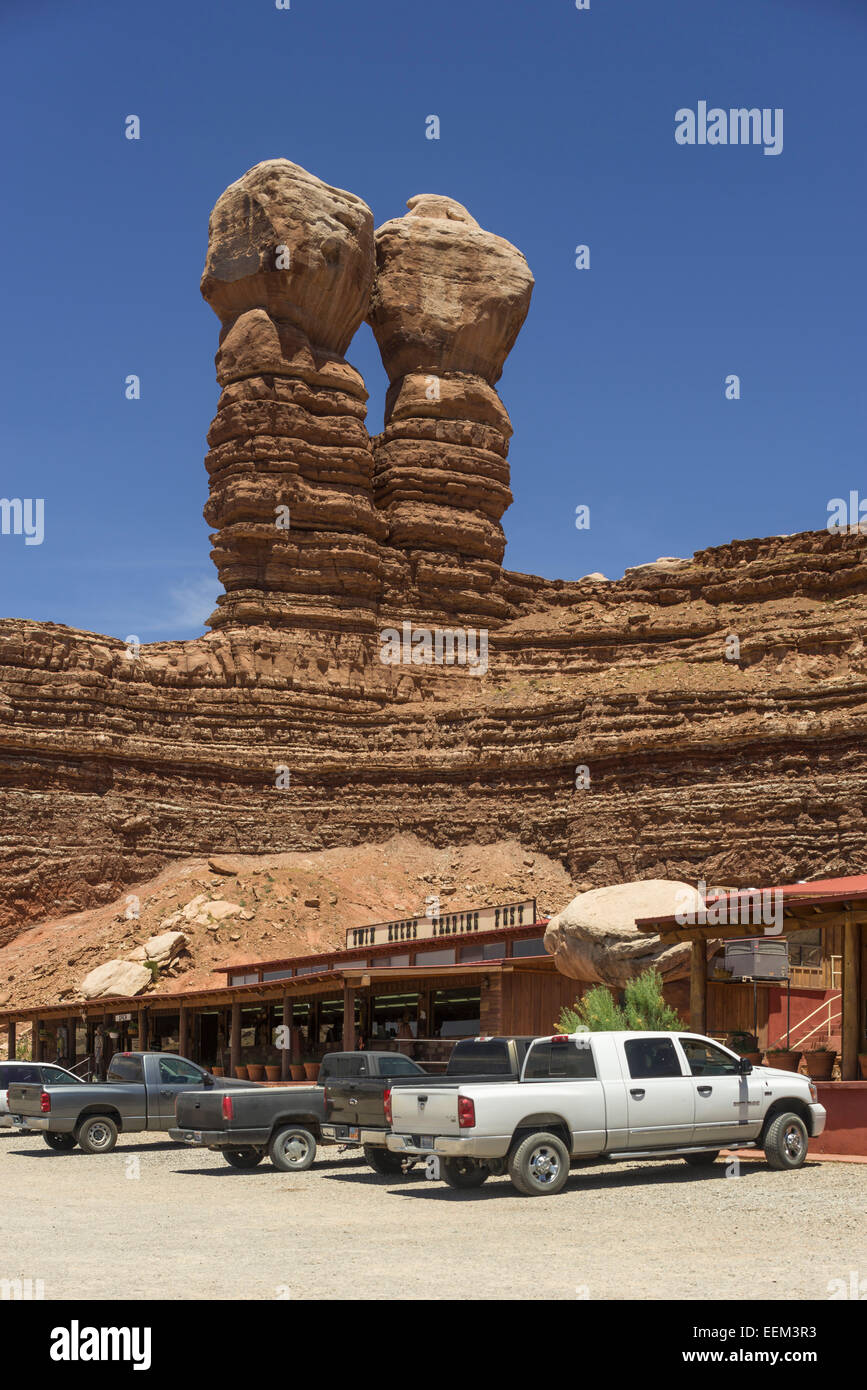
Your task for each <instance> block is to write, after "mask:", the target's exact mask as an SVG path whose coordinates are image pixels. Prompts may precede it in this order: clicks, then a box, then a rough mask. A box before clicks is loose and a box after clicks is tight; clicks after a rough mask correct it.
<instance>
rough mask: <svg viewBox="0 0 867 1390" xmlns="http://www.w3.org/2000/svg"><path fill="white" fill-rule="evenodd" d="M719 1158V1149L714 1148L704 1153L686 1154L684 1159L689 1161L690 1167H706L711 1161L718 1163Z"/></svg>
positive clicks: (686, 1161)
mask: <svg viewBox="0 0 867 1390" xmlns="http://www.w3.org/2000/svg"><path fill="white" fill-rule="evenodd" d="M718 1158H719V1149H714V1150H713V1152H712V1153H704V1154H684V1156H683V1161H684V1163H688V1164H689V1166H690V1168H706V1167H707V1166H708V1165H709V1164H711V1163H716V1161H717V1159H718Z"/></svg>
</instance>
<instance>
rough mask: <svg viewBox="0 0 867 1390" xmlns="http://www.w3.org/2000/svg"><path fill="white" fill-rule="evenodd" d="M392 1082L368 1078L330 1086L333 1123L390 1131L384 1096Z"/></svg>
mask: <svg viewBox="0 0 867 1390" xmlns="http://www.w3.org/2000/svg"><path fill="white" fill-rule="evenodd" d="M388 1084H389V1083H388V1081H387V1080H386V1079H385V1078H383V1079H382V1080H381V1081H379V1080H373V1079H370V1078H367V1079H365V1080H359V1081H349V1080H347V1081H343V1080H341V1081H336V1082H331V1081H329V1082H328V1083H327V1090H328V1105H327V1107H326V1109H327V1115H328V1123H329V1124H341V1125H365V1126H369V1127H373V1128H378V1129H386V1128H387V1125H386V1123H385V1108H384V1106H383V1100H382V1098H383V1096H384V1095H385V1088H386V1086H387V1085H388Z"/></svg>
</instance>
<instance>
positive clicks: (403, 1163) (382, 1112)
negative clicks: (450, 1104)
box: [320, 1037, 533, 1176]
mask: <svg viewBox="0 0 867 1390" xmlns="http://www.w3.org/2000/svg"><path fill="white" fill-rule="evenodd" d="M532 1041H533V1039H532V1037H526V1038H524V1037H521V1038H463V1039H461V1041H459V1042H456V1043H455V1045H454V1047H453V1049H452V1055H451V1057H450V1058H449V1062H448V1066H447V1067H446V1070H445V1072H444V1073H443V1074H442V1075H440V1076H425V1079H424V1086H425V1088H426V1089H427V1088H429V1087H434V1086H453V1085H454V1083H455V1081H456V1080H460V1081H474V1082H475V1081H490V1082H497V1081H517V1079H518V1077H519V1076H520V1075H521V1068H522V1067H523V1065H524V1057H525V1056H526V1053H527V1048H528V1047H529V1046H530V1043H531V1042H532ZM399 1060H401V1061H403V1062H404V1063H406V1064H407V1065H406V1066H404V1067H402V1068H400V1069H399V1070H398V1069H396V1068H395V1069H394V1070H392V1072H391V1073H390V1074H389V1075H385V1076H384V1075H383V1074H382V1073H379V1074H378V1075H377V1074H373V1073H365V1072H360V1073H359V1074H358V1075H356V1076H351V1077H346V1076H335V1077H334V1078H331V1077H329V1078H328V1083H327V1085H326V1087H325V1123H324V1124H323V1125H322V1126H321V1127H320V1132H321V1134H322V1138H323V1139H326V1140H330V1141H331V1142H332V1143H336V1144H361V1145H362V1147H363V1149H364V1157H365V1158H366V1160H367V1162H368V1163H369V1164H370V1166H371V1168H373V1169H374V1171H375V1172H377V1173H382V1174H383V1176H385V1175H386V1174H394V1173H400V1172H402V1171H404V1170H405V1169H406V1168H408V1167H411V1166H412V1163H411V1161H409V1160H407V1159H405V1158H402V1157H401V1155H400V1154H397V1153H390V1152H389V1151H388V1149H387V1148H386V1139H387V1137H388V1134H389V1131H390V1129H391V1118H390V1115H389V1110H388V1102H389V1097H390V1095H391V1090H392V1088H393V1087H395V1086H400V1085H401V1084H406V1083H407V1081H411V1080H412V1077H411V1076H410V1075H408V1069H409V1067H410V1066H411V1067H412V1068H413V1069H414V1070H415V1063H414V1062H410V1059H409V1058H408V1057H403V1058H400V1059H399Z"/></svg>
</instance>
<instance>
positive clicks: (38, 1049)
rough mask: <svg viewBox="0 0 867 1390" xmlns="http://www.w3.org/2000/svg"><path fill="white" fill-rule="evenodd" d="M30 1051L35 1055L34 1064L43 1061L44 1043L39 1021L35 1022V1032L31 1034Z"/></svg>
mask: <svg viewBox="0 0 867 1390" xmlns="http://www.w3.org/2000/svg"><path fill="white" fill-rule="evenodd" d="M30 1051H31V1053H32V1054H33V1061H34V1062H41V1061H42V1042H41V1040H40V1037H39V1019H38V1018H34V1020H33V1032H32V1034H31V1043H30Z"/></svg>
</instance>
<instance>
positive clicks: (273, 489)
mask: <svg viewBox="0 0 867 1390" xmlns="http://www.w3.org/2000/svg"><path fill="white" fill-rule="evenodd" d="M373 270H374V260H373V215H372V213H371V211H370V209H369V208H368V207H367V205H366V204H365V203H363V202H362V201H361V199H360V198H356V197H355V195H354V194H352V193H344V192H343V191H342V190H341V189H338V188H331V187H329V186H328V185H327V184H325V183H323V182H322V181H321V180H320V179H317V178H315V177H314V176H313V175H312V174H308V173H307V172H306V170H304V169H302V168H300V167H299V166H298V165H297V164H292V163H291V162H290V161H289V160H287V159H271V160H267V161H265V162H264V163H262V164H257V165H256V166H255V168H253V169H250V170H249V171H248V172H247V173H246V174H245V175H244V176H243V178H241V179H239V180H238V182H237V183H233V184H232V185H231V186H230V187H229V188H227V189H226V191H225V193H224V194H223V195H222V197H221V198H220V199H219V201H218V202H217V205H216V207H215V208H214V211H213V213H212V215H211V221H210V225H209V229H208V255H207V260H206V263H205V271H204V275H203V276H202V286H201V288H202V294H203V295H204V297H205V299H206V300H207V301H208V303H209V304H210V305H211V308H212V309H213V310H214V312H215V313H216V314H217V316H218V317H219V319H220V322H221V324H222V331H221V333H220V350H219V352H218V353H217V357H216V365H217V380H218V381H219V383H220V385H221V386H222V388H223V393H222V395H221V397H220V404H219V407H218V410H217V417H216V419H215V420H214V422H213V424H212V426H211V429H210V431H209V433H208V443H209V444H210V453H209V454H208V458H207V461H206V462H207V468H208V472H209V474H210V478H211V486H210V497H209V499H208V503H207V506H206V507H205V520H206V521H208V522H209V523H210V524H211V525H212V526H213V527H214V528H215V529H216V535H215V537H214V550H213V559H214V562H215V564H216V566H217V569H218V571H219V575H220V579H221V581H222V583H223V586H224V588H225V590H226V593H225V596H223V597H222V598H221V599H220V600H219V606H218V609H217V611H216V613H215V614H214V615H213V616H212V618H211V625H212V626H214V627H221V626H226V625H231V624H234V623H239V622H243V623H269V624H272V625H280V624H289V625H297V626H302V627H303V626H319V627H322V628H327V627H329V626H332V627H333V626H335V625H337V626H338V627H339V628H340V629H343V630H352V629H355V628H358V627H362V628H370V627H371V626H372V622H373V619H372V605H373V604H374V603H375V602H376V600H377V599H378V598H379V594H380V587H381V572H382V566H381V561H380V558H379V544H378V542H379V541H380V540H382V538H383V537H384V535H385V525H384V523H383V521H382V518H381V517H379V516H378V514H377V512H376V510H375V509H374V506H373V501H372V494H371V475H372V464H373V458H372V452H371V445H370V439H369V437H368V434H367V430H366V428H365V423H364V421H365V414H366V401H367V392H366V391H365V388H364V383H363V382H362V380H361V377H360V376H359V375H358V373H357V372H356V371H355V370H354V368H352V367H350V366H349V364H348V363H347V362H346V361H345V359H344V356H343V354H344V353H345V351H346V349H347V347H348V346H349V343H350V341H351V339H352V336H353V334H354V333H355V330H356V329H357V328H358V325H359V324H360V323H361V321H362V319H363V318H364V315H365V312H366V310H367V303H368V296H369V293H370V286H371V283H372V280H373Z"/></svg>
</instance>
